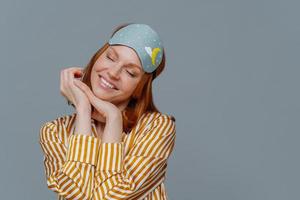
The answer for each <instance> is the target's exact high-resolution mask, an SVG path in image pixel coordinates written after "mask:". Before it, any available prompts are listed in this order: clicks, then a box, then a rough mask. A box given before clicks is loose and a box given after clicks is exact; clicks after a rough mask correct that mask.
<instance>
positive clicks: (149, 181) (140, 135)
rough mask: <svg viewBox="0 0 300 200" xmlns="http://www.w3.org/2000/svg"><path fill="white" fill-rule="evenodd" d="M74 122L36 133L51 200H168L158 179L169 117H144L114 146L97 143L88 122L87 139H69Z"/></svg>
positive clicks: (167, 146) (169, 142)
mask: <svg viewBox="0 0 300 200" xmlns="http://www.w3.org/2000/svg"><path fill="white" fill-rule="evenodd" d="M75 117H76V113H73V114H70V115H64V116H60V117H58V118H56V119H54V120H52V121H48V122H46V123H44V124H42V126H41V128H40V134H39V143H40V146H41V149H42V152H43V158H44V160H43V164H44V171H45V179H46V182H47V187H48V188H49V189H50V190H52V191H54V192H56V193H57V199H59V200H65V199H78V200H81V199H82V200H100V199H101V200H102V199H118V200H119V199H128V200H129V199H130V200H138V199H144V200H150V199H151V200H158V199H159V200H166V199H168V196H167V192H166V187H165V184H164V180H165V179H166V170H167V160H168V158H169V156H170V155H171V153H172V151H173V149H174V146H175V138H176V128H175V119H174V118H173V116H172V115H167V114H164V113H159V112H148V113H144V114H143V115H142V117H141V118H140V119H139V120H138V123H137V125H136V126H135V127H134V128H133V129H132V130H131V131H130V133H128V134H125V132H123V133H122V142H118V143H102V142H101V138H98V137H97V134H96V127H95V121H94V119H92V123H91V126H92V135H81V134H74V130H75V126H74V125H75Z"/></svg>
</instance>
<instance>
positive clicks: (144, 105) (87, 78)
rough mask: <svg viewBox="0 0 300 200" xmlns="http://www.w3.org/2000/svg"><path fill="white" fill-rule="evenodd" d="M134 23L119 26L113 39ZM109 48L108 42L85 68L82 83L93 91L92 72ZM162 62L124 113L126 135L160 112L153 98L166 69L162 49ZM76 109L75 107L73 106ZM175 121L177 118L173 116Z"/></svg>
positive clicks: (144, 79)
mask: <svg viewBox="0 0 300 200" xmlns="http://www.w3.org/2000/svg"><path fill="white" fill-rule="evenodd" d="M130 24H133V23H125V24H121V25H119V26H117V27H116V28H115V29H114V31H113V33H112V34H111V37H112V36H113V35H114V34H115V33H116V32H117V31H118V30H120V29H121V28H123V27H125V26H127V25H130ZM108 47H109V44H108V42H106V43H105V44H104V45H103V46H102V47H101V48H100V49H98V50H97V51H96V53H94V55H93V56H92V57H91V59H90V61H89V62H88V64H87V65H86V66H85V68H84V71H83V73H84V75H83V77H82V82H84V83H85V84H86V85H87V86H88V87H89V88H90V89H91V90H92V87H91V71H92V67H93V66H94V63H95V62H96V60H97V59H98V58H99V57H100V56H101V54H102V53H104V51H105V50H106V49H107V48H108ZM162 51H163V54H162V61H161V63H160V64H159V66H158V67H157V68H156V70H155V71H153V72H152V73H144V74H143V76H142V78H141V80H140V82H139V83H138V85H137V87H136V89H135V90H134V91H133V94H132V96H131V98H130V100H129V103H128V105H127V107H126V108H125V109H124V110H123V111H122V118H123V131H125V132H126V133H128V132H130V131H131V129H132V128H133V127H134V126H135V125H136V124H137V121H138V119H139V118H140V117H141V116H142V115H143V114H144V113H146V112H160V111H159V110H158V108H157V107H156V106H155V104H154V102H153V96H152V82H153V80H154V79H155V78H156V77H157V76H159V74H161V73H162V71H163V70H164V68H165V60H166V58H165V52H164V49H162ZM72 106H73V107H74V105H72ZM91 106H92V111H94V109H95V108H94V106H93V105H91ZM172 119H173V120H174V121H175V118H174V117H173V116H172Z"/></svg>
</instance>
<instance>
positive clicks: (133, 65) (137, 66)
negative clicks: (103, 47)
mask: <svg viewBox="0 0 300 200" xmlns="http://www.w3.org/2000/svg"><path fill="white" fill-rule="evenodd" d="M109 49H111V50H112V51H113V52H114V54H116V56H117V58H119V55H118V53H117V52H116V50H114V49H113V48H112V47H111V48H109ZM126 66H128V67H135V68H138V70H139V71H141V68H140V66H139V65H136V64H134V63H129V64H127V65H126Z"/></svg>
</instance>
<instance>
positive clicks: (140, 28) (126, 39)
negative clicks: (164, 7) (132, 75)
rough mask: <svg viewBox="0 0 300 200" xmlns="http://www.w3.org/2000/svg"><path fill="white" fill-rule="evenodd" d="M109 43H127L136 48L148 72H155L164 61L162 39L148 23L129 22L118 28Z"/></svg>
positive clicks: (144, 68)
mask: <svg viewBox="0 0 300 200" xmlns="http://www.w3.org/2000/svg"><path fill="white" fill-rule="evenodd" d="M108 43H109V44H110V45H113V44H121V45H126V46H128V47H131V48H132V49H133V50H135V52H136V53H137V55H138V57H139V59H140V61H141V63H142V67H143V70H144V71H145V72H147V73H151V72H153V71H154V70H155V69H156V68H157V67H158V66H159V64H160V63H161V61H162V55H163V45H162V41H161V40H160V38H159V36H158V34H157V33H156V32H155V31H154V30H153V29H152V28H151V27H150V26H149V25H147V24H129V25H127V26H125V27H123V28H121V29H120V30H118V31H117V32H116V33H115V34H114V35H113V36H112V37H111V38H110V39H109V41H108Z"/></svg>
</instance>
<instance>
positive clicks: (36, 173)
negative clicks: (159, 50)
mask: <svg viewBox="0 0 300 200" xmlns="http://www.w3.org/2000/svg"><path fill="white" fill-rule="evenodd" d="M299 6H300V4H299V1H292V0H288V1H287V0H286V1H278V0H272V1H271V0H259V1H258V0H251V1H250V0H249V1H237V0H235V1H234V0H227V1H224V0H209V1H208V0H205V1H174V0H173V1H157V0H152V1H141V0H136V1H99V0H97V1H96V0H94V1H79V0H76V1H75V0H68V1H67V0H65V1H61V0H60V1H58V0H52V1H41V0H39V1H38V0H35V1H34V0H26V1H25V0H1V5H0V25H1V31H0V34H1V37H0V44H1V45H0V55H1V59H0V64H1V79H0V87H1V93H2V95H1V112H0V116H1V130H2V132H1V140H0V141H1V144H0V155H1V165H0V167H1V170H0V173H1V174H0V176H1V178H0V194H1V199H26V200H27V199H28V200H29V199H30V200H32V199H36V200H38V199H55V194H54V192H52V191H51V190H49V189H48V188H47V186H46V182H45V177H44V171H43V170H44V169H43V163H42V159H43V158H42V152H41V148H40V146H39V144H38V133H39V128H40V126H41V124H42V123H44V122H46V121H49V120H52V119H55V118H56V117H58V116H61V115H64V114H69V113H72V112H73V109H72V108H71V107H68V106H67V104H66V103H65V100H64V98H63V97H62V96H61V95H60V93H59V73H60V70H61V69H63V68H65V67H70V66H83V65H85V64H86V63H87V62H88V60H89V59H90V56H91V55H92V54H93V53H94V52H95V51H96V50H97V49H98V48H99V47H100V46H102V45H103V44H104V42H105V41H106V40H107V39H108V37H109V35H110V34H111V32H112V30H113V28H114V27H116V26H117V25H119V24H121V23H123V22H140V23H146V24H149V25H151V26H152V27H153V28H154V29H155V30H157V32H158V33H159V34H160V36H161V38H162V40H163V41H164V44H165V49H166V58H167V65H166V70H165V71H164V73H163V74H162V75H161V76H160V77H159V78H158V79H156V80H155V81H154V83H153V87H154V99H155V102H156V104H157V106H158V107H159V108H160V109H161V111H162V112H165V113H169V114H173V115H174V116H175V117H176V120H177V121H176V126H177V140H176V148H175V150H174V152H173V156H172V157H171V158H170V160H169V168H168V174H167V181H166V187H167V192H168V195H169V197H170V199H174V200H175V199H184V200H189V199H191V200H194V199H203V200H219V199H223V200H282V199H291V200H294V199H300V194H299V188H300V183H299V180H300V175H299V174H300V173H299V168H300V161H299V150H300V147H299V144H298V143H299V139H300V137H299V111H300V107H299V102H300V101H299V100H300V99H299V97H300V95H299V87H298V86H299V83H300V81H299V75H300V74H299V72H300V70H299V50H300V39H299V35H300V22H299V17H300V13H299Z"/></svg>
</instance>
